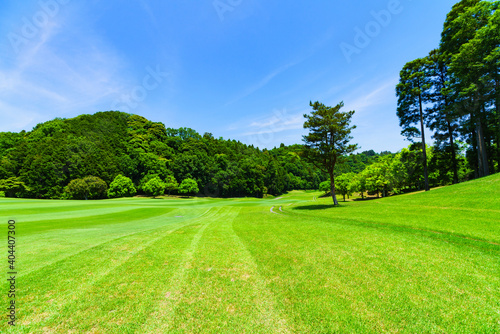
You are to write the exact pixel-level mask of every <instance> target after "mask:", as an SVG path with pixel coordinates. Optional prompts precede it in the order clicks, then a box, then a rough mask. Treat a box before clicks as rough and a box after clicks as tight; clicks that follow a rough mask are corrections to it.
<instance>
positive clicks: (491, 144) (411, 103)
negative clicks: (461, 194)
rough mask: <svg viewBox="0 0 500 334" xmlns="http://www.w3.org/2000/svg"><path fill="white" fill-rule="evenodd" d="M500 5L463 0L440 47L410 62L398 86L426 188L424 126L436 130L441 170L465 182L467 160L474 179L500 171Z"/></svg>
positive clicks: (404, 126) (405, 129)
mask: <svg viewBox="0 0 500 334" xmlns="http://www.w3.org/2000/svg"><path fill="white" fill-rule="evenodd" d="M499 5H500V1H483V0H462V1H460V2H458V3H457V4H455V5H454V6H453V8H452V10H451V12H450V13H449V14H448V15H447V17H446V21H445V23H444V28H443V32H442V34H441V42H440V45H439V47H438V48H436V49H434V50H432V51H430V53H429V55H427V56H426V57H424V58H419V59H415V60H412V61H410V62H408V63H407V64H406V65H405V66H404V67H403V69H402V70H401V73H400V81H399V84H398V85H397V87H396V94H397V96H398V110H397V115H398V117H399V120H400V125H401V127H402V129H403V131H402V134H403V135H404V136H406V137H407V138H408V139H410V140H412V141H413V140H414V139H415V138H417V139H420V140H419V142H420V144H421V145H422V147H423V148H422V152H423V154H424V156H423V158H422V162H423V166H422V168H423V175H424V188H425V189H426V190H428V189H429V177H430V173H431V172H430V171H428V166H427V162H428V160H429V159H427V158H426V157H425V154H426V152H427V150H426V149H424V148H425V147H426V138H425V133H424V128H425V127H428V128H430V129H431V130H432V131H433V139H434V141H435V144H434V147H433V151H434V153H435V154H439V155H440V156H441V160H442V163H441V164H440V168H442V169H443V170H445V171H447V172H451V174H452V176H453V177H452V179H451V182H452V183H457V182H459V181H460V177H461V176H460V173H461V171H460V168H461V161H460V159H462V158H463V157H462V156H460V153H459V152H460V150H461V149H462V148H463V145H462V144H463V143H465V157H466V159H467V163H468V167H470V168H471V169H472V173H473V175H472V176H473V177H476V178H477V177H483V176H487V175H489V174H490V173H496V172H499V171H500V12H499V11H498V10H497V9H498V7H499Z"/></svg>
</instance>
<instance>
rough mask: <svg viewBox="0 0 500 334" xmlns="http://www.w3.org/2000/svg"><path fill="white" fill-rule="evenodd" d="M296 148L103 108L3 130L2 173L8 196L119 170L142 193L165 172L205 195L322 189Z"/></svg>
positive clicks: (36, 193) (43, 193)
mask: <svg viewBox="0 0 500 334" xmlns="http://www.w3.org/2000/svg"><path fill="white" fill-rule="evenodd" d="M296 151H297V150H296V149H295V148H294V147H281V148H279V149H276V150H272V151H268V150H260V149H258V148H255V147H253V146H247V145H244V144H242V143H241V142H238V141H234V140H224V139H222V138H219V139H217V138H214V137H213V136H212V135H211V134H210V133H205V134H204V135H203V136H202V135H200V134H199V133H197V132H196V131H194V130H192V129H188V128H181V129H171V128H166V127H165V126H164V125H163V124H162V123H158V122H151V121H149V120H147V119H145V118H143V117H141V116H137V115H131V114H126V113H122V112H117V111H110V112H99V113H96V114H94V115H80V116H78V117H76V118H72V119H59V118H57V119H54V120H52V121H48V122H45V123H42V124H38V125H37V126H36V127H35V128H34V129H33V130H32V131H29V132H24V131H23V132H20V133H1V134H0V159H1V166H0V179H1V180H2V181H3V190H4V191H5V193H6V194H7V195H8V196H19V197H33V198H61V197H63V195H64V190H65V187H66V186H67V185H68V184H69V183H70V181H72V180H75V179H83V178H85V177H87V176H94V177H98V178H100V179H102V180H103V181H104V182H105V183H106V184H107V185H110V184H111V182H112V181H113V180H114V179H115V177H116V176H118V175H123V176H125V177H127V178H130V179H131V180H132V182H133V184H134V186H135V188H136V189H137V190H138V193H145V191H144V190H143V186H144V185H145V183H147V181H149V180H150V179H152V178H154V177H156V176H158V177H159V178H160V179H161V180H167V178H168V177H170V179H171V177H173V178H174V179H175V181H177V182H179V183H181V182H182V181H183V180H185V179H194V180H195V181H196V182H197V185H198V188H199V189H198V190H199V191H198V192H199V193H200V194H201V195H207V196H220V197H229V196H231V197H235V196H236V197H237V196H256V197H262V196H263V195H265V194H272V195H278V194H281V193H283V192H285V191H287V190H290V189H314V188H317V187H318V185H319V183H320V182H321V181H323V180H324V176H323V175H321V173H320V172H319V171H317V170H316V169H314V168H313V167H312V166H311V165H310V164H308V163H306V162H304V161H303V160H302V159H300V157H299V156H298V155H297V153H296ZM175 192H176V189H175V187H174V189H172V190H171V193H175ZM101 197H102V196H101Z"/></svg>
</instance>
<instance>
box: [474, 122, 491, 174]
mask: <svg viewBox="0 0 500 334" xmlns="http://www.w3.org/2000/svg"><path fill="white" fill-rule="evenodd" d="M476 134H477V148H478V149H477V156H478V170H479V177H483V176H488V175H489V174H490V173H489V169H488V154H487V152H486V144H485V142H484V134H483V126H482V123H481V117H480V116H478V117H477V119H476Z"/></svg>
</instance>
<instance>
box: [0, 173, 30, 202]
mask: <svg viewBox="0 0 500 334" xmlns="http://www.w3.org/2000/svg"><path fill="white" fill-rule="evenodd" d="M27 190H28V188H27V187H26V185H25V184H24V182H22V181H21V180H20V179H19V178H18V177H10V178H8V179H4V180H0V191H2V192H3V193H4V197H18V195H19V194H22V193H23V192H25V191H27Z"/></svg>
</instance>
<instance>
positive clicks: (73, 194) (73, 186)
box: [64, 179, 89, 199]
mask: <svg viewBox="0 0 500 334" xmlns="http://www.w3.org/2000/svg"><path fill="white" fill-rule="evenodd" d="M64 192H65V194H66V198H69V199H88V194H89V185H88V184H87V182H85V181H83V179H75V180H72V181H71V182H70V183H69V184H68V185H67V186H66V187H65V188H64Z"/></svg>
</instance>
